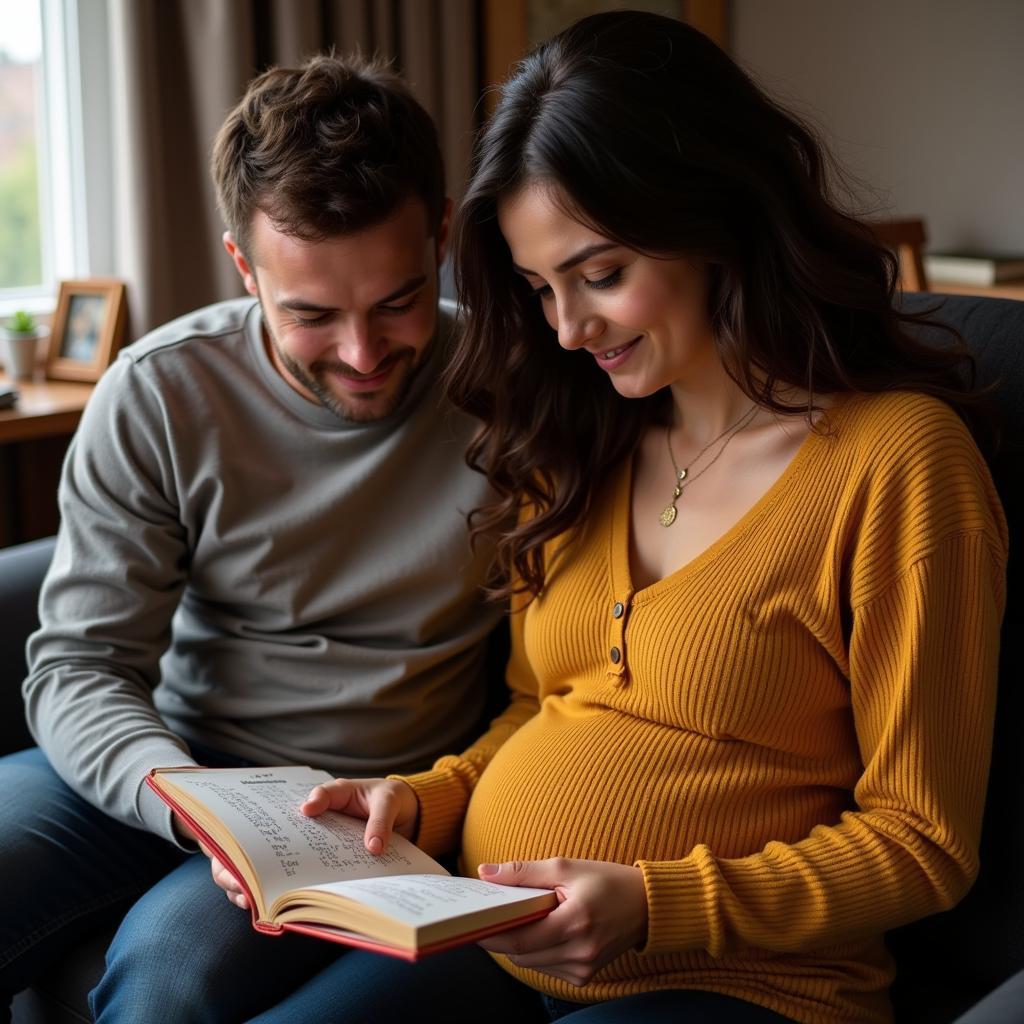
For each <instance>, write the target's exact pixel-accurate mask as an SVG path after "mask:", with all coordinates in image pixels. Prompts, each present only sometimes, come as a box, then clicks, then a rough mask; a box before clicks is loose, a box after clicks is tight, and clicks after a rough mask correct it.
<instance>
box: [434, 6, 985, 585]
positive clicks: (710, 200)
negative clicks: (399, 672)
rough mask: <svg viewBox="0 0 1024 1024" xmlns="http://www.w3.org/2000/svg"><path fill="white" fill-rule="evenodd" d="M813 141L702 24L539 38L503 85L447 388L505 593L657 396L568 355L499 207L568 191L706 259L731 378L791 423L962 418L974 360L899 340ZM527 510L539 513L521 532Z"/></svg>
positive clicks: (574, 510) (893, 275) (885, 272)
mask: <svg viewBox="0 0 1024 1024" xmlns="http://www.w3.org/2000/svg"><path fill="white" fill-rule="evenodd" d="M826 161H827V155H826V154H825V151H824V150H823V148H822V146H821V144H820V143H819V142H818V140H817V139H816V138H815V136H814V134H813V132H812V131H811V130H810V129H809V128H808V127H807V126H805V125H804V124H802V123H801V122H800V121H799V120H798V119H797V118H795V117H794V116H792V115H791V114H789V113H787V112H786V111H785V110H783V109H781V108H780V107H779V106H778V105H777V104H776V103H774V102H773V101H772V100H771V99H769V98H768V97H767V96H766V95H765V94H764V93H763V92H761V90H760V89H758V87H757V86H756V85H754V83H753V82H752V81H751V80H750V79H749V78H748V77H747V75H746V74H744V72H743V71H742V70H740V68H739V67H737V65H736V64H734V63H733V61H732V60H730V58H729V57H727V56H726V55H725V54H724V53H723V52H722V51H721V50H720V49H718V47H717V46H715V44H714V43H712V42H711V41H710V40H709V39H707V38H706V37H705V36H703V35H702V34H701V33H700V32H698V31H696V30H695V29H692V28H690V27H688V26H687V25H685V24H683V23H681V22H679V21H675V20H673V19H671V18H665V17H660V16H658V15H653V14H644V13H640V12H618V13H612V14H597V15H593V16H592V17H588V18H584V19H583V20H582V21H579V22H577V23H576V24H575V25H573V26H572V27H571V28H569V29H567V30H566V31H564V32H562V33H561V34H559V35H557V36H555V37H554V38H553V39H551V40H550V41H548V42H546V43H543V44H542V45H541V46H539V47H538V48H537V49H536V50H534V51H533V52H532V53H531V54H530V55H529V56H528V57H526V59H525V60H523V61H522V62H521V63H520V64H519V66H518V67H517V68H516V70H515V71H514V72H513V74H512V75H511V77H510V78H509V80H508V81H507V82H506V83H505V85H504V86H503V87H502V89H501V97H500V101H499V103H498V106H497V109H496V110H495V112H494V115H493V116H492V118H491V120H490V122H489V124H488V125H487V127H486V128H485V130H484V131H483V132H482V134H481V136H480V138H479V139H478V141H477V146H476V151H475V155H474V163H473V172H472V177H471V180H470V183H469V186H468V189H467V191H466V194H465V197H464V199H463V201H462V204H461V207H460V211H459V214H458V216H457V218H456V223H455V228H454V244H455V258H456V264H455V272H456V283H457V286H458V290H459V296H460V301H461V304H462V306H463V309H464V311H465V314H466V328H465V332H464V334H463V337H462V339H461V341H460V343H459V345H458V347H457V349H456V351H455V353H454V359H453V361H452V363H451V364H450V369H449V373H448V378H447V385H448V391H449V394H450V396H451V398H452V400H453V401H454V402H455V404H456V405H458V406H460V407H461V408H463V409H465V410H466V411H468V412H469V413H471V414H473V415H474V416H477V417H479V418H480V419H481V420H482V421H483V423H484V427H483V429H482V431H481V432H480V434H479V435H478V437H477V439H476V441H475V442H474V443H473V445H472V446H471V449H470V452H469V455H468V459H469V462H470V464H471V465H473V466H474V467H475V468H477V469H481V470H482V471H484V472H485V473H486V474H487V476H488V478H489V479H490V481H491V483H492V484H493V486H494V487H495V488H496V490H497V493H498V495H499V500H498V501H496V502H495V503H494V504H492V505H488V506H485V507H484V508H482V509H478V510H476V512H475V513H474V517H473V528H474V533H475V534H476V533H479V532H482V531H493V530H497V531H499V532H500V537H499V541H498V549H497V551H498V554H497V568H498V570H499V581H498V582H497V583H496V588H495V593H497V594H502V595H507V594H508V593H509V592H510V591H511V590H512V589H514V585H513V583H512V580H513V579H514V578H515V577H518V579H519V580H520V581H521V587H520V588H518V589H525V590H528V591H529V592H531V593H533V594H538V593H539V592H540V591H541V589H542V588H543V583H544V569H545V566H544V552H543V545H544V544H545V542H547V541H548V540H550V539H551V538H553V537H556V536H558V535H559V534H562V533H563V532H565V531H567V530H571V529H573V528H576V527H578V526H579V525H580V524H581V523H583V522H584V520H585V518H586V516H587V513H588V512H589V510H590V508H591V506H592V504H593V501H594V498H595V495H596V493H597V491H598V489H599V488H600V487H601V485H602V484H603V482H604V481H605V480H606V479H607V477H608V473H609V470H610V469H611V468H612V467H614V466H615V465H616V464H617V463H619V462H620V461H621V460H623V459H624V458H626V457H628V456H629V455H631V453H632V452H633V451H634V449H635V448H636V446H637V444H638V442H639V439H640V437H641V435H642V433H643V431H644V429H645V427H646V425H647V424H648V423H649V422H650V421H651V419H652V417H658V416H659V415H664V410H665V408H666V400H667V399H666V394H665V392H660V393H659V394H657V395H654V396H651V398H649V399H642V400H637V399H623V398H621V397H620V396H619V395H618V394H617V393H616V392H615V391H614V389H613V388H612V387H611V385H610V383H609V381H608V378H607V375H606V374H604V373H603V372H602V371H601V369H600V368H599V367H598V366H597V364H596V362H595V361H594V360H593V359H588V358H584V357H583V356H582V354H580V353H573V352H566V351H564V350H562V349H561V347H560V346H559V345H558V344H557V343H556V341H555V339H554V336H553V332H552V331H551V329H550V327H548V325H547V323H546V322H545V320H544V318H543V315H542V313H541V311H540V307H539V303H538V302H537V300H536V299H534V298H532V297H530V295H529V290H528V288H527V287H526V285H525V283H524V282H523V281H522V279H521V278H520V277H519V275H517V274H516V273H514V271H513V269H512V259H511V256H510V253H509V249H508V246H507V244H506V243H505V240H504V238H503V237H502V234H501V231H500V229H499V227H498V221H497V216H496V211H497V204H498V201H499V199H500V198H501V197H503V196H509V195H510V194H512V193H513V192H515V191H516V190H518V189H519V188H521V187H522V186H523V185H525V184H526V183H529V182H543V183H547V184H552V185H555V186H557V191H556V194H561V195H563V196H565V197H567V201H568V203H569V204H570V206H571V209H570V212H571V213H572V215H573V216H575V217H576V218H577V219H579V220H580V221H581V222H583V223H585V224H586V225H588V226H589V227H591V228H592V229H593V230H595V231H597V232H598V233H600V234H602V235H604V236H606V237H608V238H610V239H613V240H614V241H616V242H619V243H621V244H623V245H625V246H627V247H629V248H632V249H635V250H638V251H640V252H644V253H648V254H651V255H659V256H689V257H695V258H698V259H701V260H704V261H707V264H708V268H709V280H710V288H709V304H710V309H709V315H710V318H711V323H712V325H713V330H714V336H715V343H716V346H717V348H718V351H719V353H720V355H721V357H722V360H723V362H724V365H725V367H726V368H727V370H728V372H729V373H730V374H731V375H732V376H733V377H734V378H735V379H736V381H737V383H738V384H739V385H740V387H741V388H742V389H743V391H744V392H746V394H747V395H748V396H750V398H752V399H753V400H755V401H757V402H759V403H760V404H761V405H763V406H765V407H768V408H771V409H775V410H777V411H780V412H787V413H792V412H794V411H795V410H794V408H793V407H791V406H788V405H786V404H785V403H783V402H781V401H780V400H779V398H778V397H777V396H778V393H779V391H780V389H783V388H785V387H787V386H792V387H795V388H799V389H802V390H804V391H806V392H807V393H808V394H809V395H811V403H810V404H809V405H808V406H806V407H801V411H805V412H807V414H808V415H810V413H811V411H812V409H813V400H814V396H815V395H822V394H833V393H837V392H877V391H885V390H889V389H895V388H909V389H913V390H917V391H922V392H926V393H928V394H931V395H936V396H938V397H940V398H942V399H944V400H945V401H947V402H949V403H950V404H951V405H953V406H954V407H955V408H957V409H958V411H960V412H961V413H962V414H963V413H964V412H965V410H966V408H967V406H968V405H969V404H970V401H971V386H972V380H973V363H972V360H971V357H970V355H969V354H968V353H967V352H966V349H965V348H964V346H963V345H962V342H961V341H960V339H958V338H957V337H954V338H951V344H950V345H949V346H948V347H944V348H939V349H936V348H931V347H928V346H926V345H924V344H922V343H921V342H918V341H915V340H914V338H913V337H912V336H911V334H910V333H909V331H908V330H907V328H908V327H909V326H910V325H912V324H922V323H926V322H928V318H927V316H920V315H919V316H913V315H908V314H906V313H902V312H900V311H899V310H898V309H896V308H895V306H894V298H895V291H896V280H897V264H896V260H895V257H894V256H893V255H892V254H891V253H889V252H888V251H887V250H886V249H884V248H883V247H882V246H880V245H879V244H878V243H877V242H876V241H875V239H874V238H873V237H872V235H871V233H870V232H869V231H868V230H867V229H866V228H865V227H864V226H863V225H862V224H861V223H859V222H858V221H856V220H855V219H853V218H852V217H850V216H849V215H847V214H845V213H843V212H841V210H840V209H839V207H838V205H837V203H836V202H835V201H834V200H833V198H832V195H831V192H830V183H829V175H828V174H827V170H828V168H827V167H826ZM524 505H528V506H530V508H531V515H530V516H529V517H528V518H523V519H522V520H521V521H520V522H519V524H518V525H516V526H513V527H511V528H510V527H509V525H508V524H509V520H510V518H514V517H515V516H516V514H517V513H518V512H519V511H520V510H521V508H522V507H523V506H524Z"/></svg>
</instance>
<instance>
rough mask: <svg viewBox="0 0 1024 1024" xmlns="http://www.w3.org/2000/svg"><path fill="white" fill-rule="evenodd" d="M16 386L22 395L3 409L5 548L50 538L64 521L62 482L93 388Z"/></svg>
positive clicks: (0, 527) (44, 383)
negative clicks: (59, 506) (69, 450)
mask: <svg viewBox="0 0 1024 1024" xmlns="http://www.w3.org/2000/svg"><path fill="white" fill-rule="evenodd" d="M0 383H2V384H4V385H8V384H11V383H13V384H14V386H15V387H16V388H17V389H18V392H19V395H20V397H19V398H18V403H17V405H15V406H14V408H12V409H0V547H3V546H5V545H7V544H19V543H21V542H22V541H27V540H34V539H35V538H36V537H46V536H48V535H49V534H51V533H54V532H55V531H56V529H57V525H58V523H59V516H58V514H57V483H58V481H59V479H60V468H61V464H62V463H63V461H64V454H65V452H66V451H67V447H68V444H69V442H70V441H71V436H72V434H74V432H75V429H76V427H77V426H78V421H79V420H80V419H81V418H82V410H83V409H84V408H85V403H86V402H87V401H88V399H89V396H90V395H91V394H92V389H93V387H94V385H92V384H71V383H63V382H60V381H52V380H44V379H43V376H42V372H41V371H37V372H36V376H35V377H34V378H33V379H32V380H19V381H14V382H12V381H11V380H10V378H9V377H7V376H5V375H4V374H0Z"/></svg>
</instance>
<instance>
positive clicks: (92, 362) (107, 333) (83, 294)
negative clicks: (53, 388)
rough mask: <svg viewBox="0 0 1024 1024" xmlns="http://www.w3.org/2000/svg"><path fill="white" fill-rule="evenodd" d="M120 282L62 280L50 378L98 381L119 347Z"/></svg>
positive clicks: (122, 294)
mask: <svg viewBox="0 0 1024 1024" xmlns="http://www.w3.org/2000/svg"><path fill="white" fill-rule="evenodd" d="M124 307H125V286H124V282H123V281H117V280H110V279H105V278H88V279H84V280H80V281H61V283H60V292H59V293H58V296H57V311H56V312H55V313H54V317H53V331H52V333H51V336H50V349H49V354H48V356H47V360H46V376H47V377H48V378H49V379H50V380H76V381H93V382H95V381H97V380H99V379H100V377H101V376H102V374H103V371H104V370H106V368H107V367H108V366H109V365H110V363H111V360H112V359H113V358H114V356H115V355H116V354H117V351H118V349H119V348H120V347H121V343H122V340H123V334H124V316H125V308H124Z"/></svg>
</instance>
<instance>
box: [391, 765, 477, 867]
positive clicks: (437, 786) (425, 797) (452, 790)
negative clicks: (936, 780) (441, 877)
mask: <svg viewBox="0 0 1024 1024" xmlns="http://www.w3.org/2000/svg"><path fill="white" fill-rule="evenodd" d="M446 760H448V759H447V758H442V759H441V761H439V762H438V763H437V765H436V766H435V767H434V768H432V769H431V770H430V771H425V772H419V773H418V774H416V775H393V776H390V778H395V779H401V780H402V781H403V782H404V783H406V784H407V785H409V786H411V787H412V789H413V791H414V792H415V793H416V799H417V800H418V801H419V805H420V818H419V829H418V831H417V833H416V839H415V842H416V845H417V846H418V847H419V848H420V849H421V850H423V851H425V852H426V853H429V854H430V855H431V856H432V857H438V856H441V855H442V854H445V853H449V852H450V851H452V850H455V849H457V848H458V846H459V843H460V841H461V839H462V821H463V819H464V818H465V816H466V808H467V807H468V806H469V793H468V792H467V790H466V787H465V786H464V785H463V783H462V781H461V780H460V779H459V777H458V775H457V774H456V773H455V772H453V771H450V770H446V769H445V767H444V762H445V761H446Z"/></svg>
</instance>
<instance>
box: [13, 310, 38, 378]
mask: <svg viewBox="0 0 1024 1024" xmlns="http://www.w3.org/2000/svg"><path fill="white" fill-rule="evenodd" d="M47 333H48V328H46V327H43V326H41V325H40V324H39V323H37V321H36V318H35V317H34V316H32V314H31V313H26V312H25V310H23V309H19V310H18V311H17V312H16V313H14V314H13V316H11V317H10V318H9V319H8V320H7V322H6V323H5V324H4V339H5V341H6V345H5V346H4V353H3V355H4V366H5V367H6V369H7V372H8V374H10V376H12V377H21V378H28V377H31V376H32V375H33V374H34V373H35V370H36V360H37V358H38V349H39V339H40V338H45V337H46V335H47Z"/></svg>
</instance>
